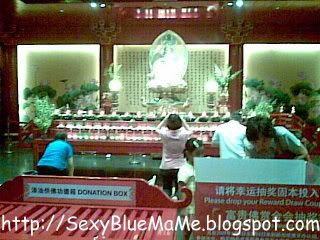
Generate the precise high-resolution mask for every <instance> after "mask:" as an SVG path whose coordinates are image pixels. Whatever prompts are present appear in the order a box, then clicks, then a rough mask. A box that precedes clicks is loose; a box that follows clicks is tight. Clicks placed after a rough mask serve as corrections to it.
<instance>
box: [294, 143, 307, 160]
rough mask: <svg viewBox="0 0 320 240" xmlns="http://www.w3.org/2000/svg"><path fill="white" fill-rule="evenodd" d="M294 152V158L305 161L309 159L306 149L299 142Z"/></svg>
mask: <svg viewBox="0 0 320 240" xmlns="http://www.w3.org/2000/svg"><path fill="white" fill-rule="evenodd" d="M295 153H296V156H295V159H305V160H307V161H311V158H310V155H309V153H308V150H307V149H306V148H305V146H304V145H303V144H301V146H300V147H299V148H297V150H296V152H295Z"/></svg>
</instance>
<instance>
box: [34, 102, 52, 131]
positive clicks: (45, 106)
mask: <svg viewBox="0 0 320 240" xmlns="http://www.w3.org/2000/svg"><path fill="white" fill-rule="evenodd" d="M54 109H55V107H54V104H51V103H50V101H49V98H48V97H44V98H38V97H36V99H35V117H34V119H33V122H34V124H35V125H36V126H37V127H38V128H39V129H40V131H41V134H42V136H46V134H47V131H48V129H49V128H50V126H51V124H52V120H53V112H54Z"/></svg>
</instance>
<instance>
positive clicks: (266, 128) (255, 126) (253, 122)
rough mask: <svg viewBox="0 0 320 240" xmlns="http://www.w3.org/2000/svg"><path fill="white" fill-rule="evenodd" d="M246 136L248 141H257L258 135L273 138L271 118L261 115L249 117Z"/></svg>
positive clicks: (274, 134)
mask: <svg viewBox="0 0 320 240" xmlns="http://www.w3.org/2000/svg"><path fill="white" fill-rule="evenodd" d="M246 136H247V139H248V140H249V141H257V140H259V138H260V137H266V138H274V137H275V136H276V132H275V129H274V127H273V124H272V120H271V119H270V118H267V117H261V116H256V117H252V118H249V119H248V121H247V130H246Z"/></svg>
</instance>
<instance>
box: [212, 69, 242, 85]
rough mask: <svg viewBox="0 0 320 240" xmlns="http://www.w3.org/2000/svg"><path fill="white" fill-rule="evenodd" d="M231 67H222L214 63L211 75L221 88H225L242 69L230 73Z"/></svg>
mask: <svg viewBox="0 0 320 240" xmlns="http://www.w3.org/2000/svg"><path fill="white" fill-rule="evenodd" d="M231 68H232V66H227V67H225V68H223V69H222V68H220V67H219V66H218V65H217V64H215V65H214V69H213V76H212V77H213V79H214V80H215V81H216V82H217V83H218V85H219V87H220V88H221V89H224V90H225V89H227V88H228V86H229V83H230V82H231V81H232V80H233V79H235V78H236V77H237V76H238V75H239V74H240V73H241V72H242V70H239V71H237V72H235V73H233V74H231Z"/></svg>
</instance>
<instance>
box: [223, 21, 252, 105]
mask: <svg viewBox="0 0 320 240" xmlns="http://www.w3.org/2000/svg"><path fill="white" fill-rule="evenodd" d="M252 29H253V26H252V24H251V23H249V22H246V21H244V20H243V18H240V19H233V20H231V21H227V22H226V23H225V24H224V25H223V26H222V31H223V32H224V33H225V36H226V39H227V40H228V42H229V43H230V46H229V65H231V66H232V71H233V72H235V71H238V70H241V69H243V44H244V43H245V40H246V38H247V36H248V35H249V34H250V32H251V31H252ZM242 88H243V76H242V74H240V75H239V76H238V77H237V78H236V79H234V80H233V81H232V82H231V84H230V86H229V92H230V98H229V105H230V110H231V111H235V110H238V109H240V108H241V107H242V90H243V89H242Z"/></svg>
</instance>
